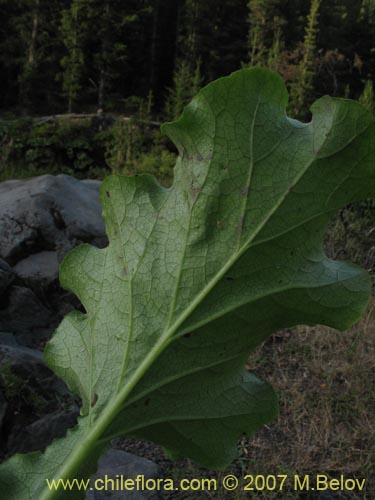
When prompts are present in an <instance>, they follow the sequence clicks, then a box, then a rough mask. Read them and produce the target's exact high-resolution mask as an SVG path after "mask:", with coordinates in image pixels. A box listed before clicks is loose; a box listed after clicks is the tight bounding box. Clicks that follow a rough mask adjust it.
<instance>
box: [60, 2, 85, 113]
mask: <svg viewBox="0 0 375 500" xmlns="http://www.w3.org/2000/svg"><path fill="white" fill-rule="evenodd" d="M86 9H87V2H86V1H85V0H72V3H71V5H70V7H69V8H68V9H65V10H64V11H63V14H62V21H61V31H62V35H63V43H64V45H65V47H66V50H67V54H66V55H65V56H64V57H63V58H62V60H61V66H62V68H63V91H64V93H65V95H66V97H67V100H68V112H69V113H71V112H72V111H73V106H74V103H75V102H76V101H77V98H78V96H79V93H80V91H81V90H82V77H83V73H84V64H85V54H84V42H85V38H86V36H87V31H88V23H87V15H86V14H87V10H86Z"/></svg>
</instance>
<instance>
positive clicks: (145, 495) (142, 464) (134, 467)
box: [85, 450, 162, 500]
mask: <svg viewBox="0 0 375 500" xmlns="http://www.w3.org/2000/svg"><path fill="white" fill-rule="evenodd" d="M105 475H107V477H108V478H112V479H116V476H123V477H124V479H125V478H131V479H135V478H136V477H137V476H138V475H141V476H144V478H145V480H147V479H158V478H160V477H162V476H161V472H160V469H159V467H158V466H157V465H156V464H154V463H153V462H151V461H150V460H146V459H145V458H140V457H137V456H135V455H132V454H130V453H126V452H125V451H121V450H110V451H109V452H107V453H106V454H105V455H103V457H101V459H100V460H99V465H98V470H97V472H96V474H95V476H94V477H93V478H92V479H93V480H95V479H98V478H101V479H102V478H104V476H105ZM85 498H86V500H104V499H110V500H120V499H121V500H157V499H161V498H162V494H161V492H158V491H94V490H92V491H88V492H87V493H86V497H85Z"/></svg>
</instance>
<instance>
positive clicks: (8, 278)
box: [0, 259, 14, 295]
mask: <svg viewBox="0 0 375 500" xmlns="http://www.w3.org/2000/svg"><path fill="white" fill-rule="evenodd" d="M13 279H14V273H13V271H12V268H11V267H10V266H9V265H8V264H7V263H6V262H5V260H3V259H0V295H1V294H2V293H3V292H5V290H6V289H7V288H8V286H9V285H10V284H11V283H12V281H13Z"/></svg>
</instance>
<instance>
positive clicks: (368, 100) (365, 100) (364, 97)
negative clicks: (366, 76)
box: [358, 80, 375, 113]
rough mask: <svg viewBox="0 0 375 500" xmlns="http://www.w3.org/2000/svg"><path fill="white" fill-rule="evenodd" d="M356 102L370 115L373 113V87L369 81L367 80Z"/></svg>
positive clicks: (374, 108) (374, 110) (374, 111)
mask: <svg viewBox="0 0 375 500" xmlns="http://www.w3.org/2000/svg"><path fill="white" fill-rule="evenodd" d="M358 101H359V102H360V103H361V104H362V106H363V107H365V108H366V109H367V110H368V111H370V112H371V113H375V102H374V87H373V84H372V81H371V80H367V81H366V83H365V87H364V89H363V92H362V94H361V95H360V96H359V99H358Z"/></svg>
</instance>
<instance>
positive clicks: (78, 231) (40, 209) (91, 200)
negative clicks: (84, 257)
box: [0, 175, 106, 265]
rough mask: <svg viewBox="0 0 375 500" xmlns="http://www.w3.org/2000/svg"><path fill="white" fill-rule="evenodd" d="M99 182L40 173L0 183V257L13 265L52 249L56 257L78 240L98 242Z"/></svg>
mask: <svg viewBox="0 0 375 500" xmlns="http://www.w3.org/2000/svg"><path fill="white" fill-rule="evenodd" d="M99 186H100V182H99V181H80V180H77V179H75V178H74V177H70V176H68V175H57V176H53V175H42V176H39V177H34V178H32V179H26V180H12V181H5V182H1V183H0V234H1V239H0V257H2V258H3V259H6V260H7V261H8V263H9V264H11V265H14V264H15V263H17V262H18V261H19V260H21V259H24V258H26V257H28V256H29V255H30V254H32V253H38V252H41V251H43V250H54V251H56V252H57V253H58V255H59V260H61V258H62V257H63V255H65V253H66V252H67V251H69V250H70V249H71V248H73V247H74V246H75V245H77V244H78V243H81V242H90V243H93V244H96V245H98V246H104V245H105V242H106V238H105V231H104V223H103V219H102V216H101V207H100V204H99Z"/></svg>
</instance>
